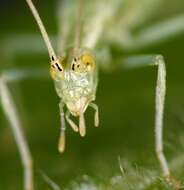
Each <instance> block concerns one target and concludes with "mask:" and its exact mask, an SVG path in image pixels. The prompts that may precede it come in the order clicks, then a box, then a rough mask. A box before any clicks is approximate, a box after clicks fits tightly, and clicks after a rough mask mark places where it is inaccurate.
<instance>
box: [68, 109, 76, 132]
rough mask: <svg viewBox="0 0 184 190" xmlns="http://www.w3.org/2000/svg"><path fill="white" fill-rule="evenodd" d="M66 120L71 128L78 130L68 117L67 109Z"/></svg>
mask: <svg viewBox="0 0 184 190" xmlns="http://www.w3.org/2000/svg"><path fill="white" fill-rule="evenodd" d="M66 120H67V122H68V123H69V125H70V126H71V128H72V129H73V130H74V131H75V132H78V131H79V129H78V127H77V125H76V124H75V123H74V122H73V121H72V120H71V119H70V112H69V111H67V112H66Z"/></svg>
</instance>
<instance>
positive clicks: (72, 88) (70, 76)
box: [55, 69, 98, 116]
mask: <svg viewBox="0 0 184 190" xmlns="http://www.w3.org/2000/svg"><path fill="white" fill-rule="evenodd" d="M97 82H98V80H97V70H95V72H92V73H81V74H79V73H75V72H74V71H72V70H71V69H68V70H65V73H64V80H57V81H55V88H56V91H57V94H58V96H59V97H60V98H61V101H62V102H63V103H65V104H66V106H67V107H68V109H69V110H70V112H71V113H72V114H73V115H75V116H77V115H79V114H80V111H82V112H85V110H86V108H87V106H88V105H89V103H90V102H91V101H94V100H95V94H96V88H97ZM81 109H82V110H81Z"/></svg>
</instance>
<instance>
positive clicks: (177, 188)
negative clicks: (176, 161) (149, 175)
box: [166, 175, 184, 190]
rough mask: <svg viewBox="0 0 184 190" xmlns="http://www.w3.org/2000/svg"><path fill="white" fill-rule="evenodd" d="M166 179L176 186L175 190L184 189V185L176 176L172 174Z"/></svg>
mask: <svg viewBox="0 0 184 190" xmlns="http://www.w3.org/2000/svg"><path fill="white" fill-rule="evenodd" d="M166 181H167V182H168V183H169V185H171V186H172V187H173V188H174V190H184V186H183V185H182V184H181V182H180V181H178V180H177V179H175V177H173V176H171V175H169V176H166Z"/></svg>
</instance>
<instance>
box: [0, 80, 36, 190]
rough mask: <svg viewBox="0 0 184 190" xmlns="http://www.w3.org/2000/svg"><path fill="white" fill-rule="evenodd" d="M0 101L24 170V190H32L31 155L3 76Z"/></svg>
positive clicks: (0, 83) (0, 86)
mask: <svg viewBox="0 0 184 190" xmlns="http://www.w3.org/2000/svg"><path fill="white" fill-rule="evenodd" d="M0 101H1V104H2V108H3V111H4V113H5V115H6V118H7V120H8V121H9V123H10V127H11V130H12V132H13V135H14V138H15V141H16V144H17V146H18V149H19V152H20V156H21V161H22V165H23V168H24V188H25V190H33V189H34V182H33V166H32V165H33V161H32V157H31V153H30V150H29V147H28V144H27V141H26V138H25V136H24V134H23V130H22V124H21V122H20V119H19V116H18V114H17V110H16V106H15V104H14V100H13V98H12V96H11V94H10V91H9V89H8V84H7V81H6V79H5V78H4V77H3V76H2V77H0Z"/></svg>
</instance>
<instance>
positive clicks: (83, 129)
mask: <svg viewBox="0 0 184 190" xmlns="http://www.w3.org/2000/svg"><path fill="white" fill-rule="evenodd" d="M79 133H80V135H81V136H82V137H84V136H85V135H86V124H85V118H84V113H81V114H80V116H79Z"/></svg>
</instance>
